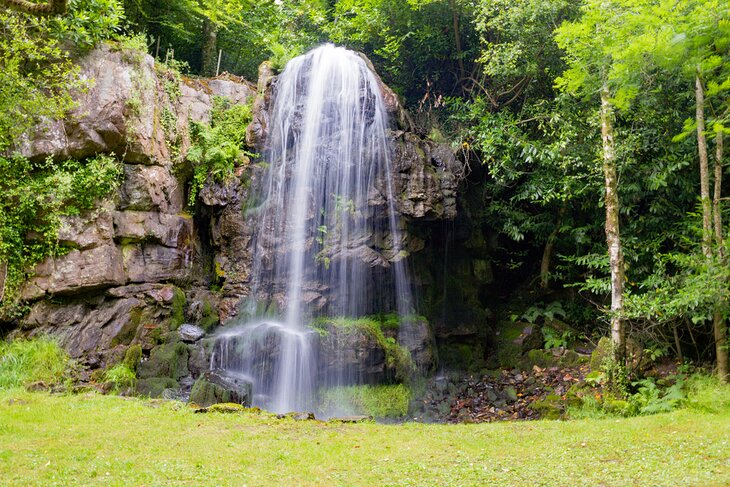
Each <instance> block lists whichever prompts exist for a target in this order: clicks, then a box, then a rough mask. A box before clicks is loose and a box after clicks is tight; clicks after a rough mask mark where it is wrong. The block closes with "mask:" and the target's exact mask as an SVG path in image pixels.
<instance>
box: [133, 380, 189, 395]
mask: <svg viewBox="0 0 730 487" xmlns="http://www.w3.org/2000/svg"><path fill="white" fill-rule="evenodd" d="M166 389H176V390H177V389H180V384H179V383H178V382H177V381H176V380H175V379H171V378H170V377H150V378H147V379H139V380H138V381H137V394H139V395H140V396H149V397H160V396H162V393H163V392H165V390H166Z"/></svg>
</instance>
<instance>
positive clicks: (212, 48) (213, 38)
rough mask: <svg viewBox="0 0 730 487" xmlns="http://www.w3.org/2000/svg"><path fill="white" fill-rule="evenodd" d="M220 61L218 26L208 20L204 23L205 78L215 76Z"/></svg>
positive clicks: (202, 69) (202, 62)
mask: <svg viewBox="0 0 730 487" xmlns="http://www.w3.org/2000/svg"><path fill="white" fill-rule="evenodd" d="M217 61H218V24H216V23H215V22H213V21H212V20H210V19H208V18H206V19H205V20H204V21H203V50H202V53H201V71H202V74H203V76H211V77H212V76H215V74H216V73H215V72H216V64H217Z"/></svg>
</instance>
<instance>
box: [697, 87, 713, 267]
mask: <svg viewBox="0 0 730 487" xmlns="http://www.w3.org/2000/svg"><path fill="white" fill-rule="evenodd" d="M695 121H696V122H697V151H698V152H699V156H700V202H701V203H702V253H703V254H705V257H708V258H709V257H711V256H712V202H711V200H710V165H709V163H708V162H707V140H706V138H705V90H704V88H703V87H702V79H700V75H699V73H698V74H697V75H696V76H695Z"/></svg>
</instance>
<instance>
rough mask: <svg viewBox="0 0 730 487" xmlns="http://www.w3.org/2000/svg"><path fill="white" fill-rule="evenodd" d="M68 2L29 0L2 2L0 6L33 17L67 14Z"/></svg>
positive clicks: (7, 0) (59, 0) (4, 0)
mask: <svg viewBox="0 0 730 487" xmlns="http://www.w3.org/2000/svg"><path fill="white" fill-rule="evenodd" d="M67 4H68V0H48V3H35V2H30V1H28V0H0V5H5V6H6V7H9V8H12V9H14V10H18V11H20V12H25V13H27V14H31V15H57V14H62V13H64V12H66V6H67Z"/></svg>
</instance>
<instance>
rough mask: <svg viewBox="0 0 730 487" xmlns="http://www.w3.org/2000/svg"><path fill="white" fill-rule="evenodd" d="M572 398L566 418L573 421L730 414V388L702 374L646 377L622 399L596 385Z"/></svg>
mask: <svg viewBox="0 0 730 487" xmlns="http://www.w3.org/2000/svg"><path fill="white" fill-rule="evenodd" d="M589 381H590V379H589ZM569 395H571V396H572V398H573V400H572V401H570V402H569V406H568V407H567V417H569V418H571V419H584V418H612V417H630V416H647V415H652V414H658V413H668V412H671V411H675V410H678V409H683V408H688V409H694V410H698V411H702V412H709V413H723V412H725V413H726V412H730V385H728V384H722V383H720V381H719V380H717V378H715V377H713V376H708V375H706V374H700V373H697V374H693V375H690V376H686V375H683V374H679V375H677V376H672V377H668V378H665V379H655V378H652V377H647V378H644V379H641V380H637V381H634V382H632V383H631V385H630V388H629V392H627V393H626V394H625V395H623V396H622V395H617V394H615V393H613V392H611V391H603V390H602V389H601V388H600V387H598V386H597V385H596V384H594V387H592V388H590V389H584V390H582V391H578V392H577V393H576V391H572V392H571V393H570V394H569Z"/></svg>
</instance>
